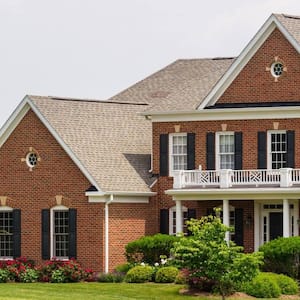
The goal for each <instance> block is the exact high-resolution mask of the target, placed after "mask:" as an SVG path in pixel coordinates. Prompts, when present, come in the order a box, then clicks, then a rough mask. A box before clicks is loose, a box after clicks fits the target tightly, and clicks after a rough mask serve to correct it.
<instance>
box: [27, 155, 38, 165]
mask: <svg viewBox="0 0 300 300" xmlns="http://www.w3.org/2000/svg"><path fill="white" fill-rule="evenodd" d="M37 162H38V155H37V153H36V152H34V151H31V152H28V154H27V155H26V163H27V165H28V167H29V168H34V167H35V166H36V165H37Z"/></svg>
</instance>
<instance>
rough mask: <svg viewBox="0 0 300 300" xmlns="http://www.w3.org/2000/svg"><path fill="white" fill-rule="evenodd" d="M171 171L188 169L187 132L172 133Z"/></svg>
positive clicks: (170, 149)
mask: <svg viewBox="0 0 300 300" xmlns="http://www.w3.org/2000/svg"><path fill="white" fill-rule="evenodd" d="M169 136H170V141H169V144H170V148H169V152H170V172H171V173H172V171H177V170H186V169H187V134H186V133H174V134H170V135H169Z"/></svg>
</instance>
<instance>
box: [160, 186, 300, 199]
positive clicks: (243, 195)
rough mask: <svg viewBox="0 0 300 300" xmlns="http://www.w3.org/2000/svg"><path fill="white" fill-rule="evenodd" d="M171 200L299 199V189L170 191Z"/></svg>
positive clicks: (167, 192)
mask: <svg viewBox="0 0 300 300" xmlns="http://www.w3.org/2000/svg"><path fill="white" fill-rule="evenodd" d="M165 193H166V194H167V195H170V196H172V197H173V200H225V199H228V200H257V199H261V200H264V199H272V200H276V199H300V188H298V187H297V188H230V189H228V188H227V189H215V188H213V189H170V190H167V191H166V192H165Z"/></svg>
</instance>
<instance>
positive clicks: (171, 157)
mask: <svg viewBox="0 0 300 300" xmlns="http://www.w3.org/2000/svg"><path fill="white" fill-rule="evenodd" d="M174 136H186V137H187V133H186V132H178V133H170V134H169V176H171V177H173V176H174V170H173V137H174ZM176 171H178V170H176Z"/></svg>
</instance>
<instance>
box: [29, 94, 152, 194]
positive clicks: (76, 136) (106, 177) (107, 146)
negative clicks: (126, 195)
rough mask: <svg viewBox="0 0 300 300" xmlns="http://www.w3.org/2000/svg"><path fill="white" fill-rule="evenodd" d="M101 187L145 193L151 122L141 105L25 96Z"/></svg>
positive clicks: (146, 188)
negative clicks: (146, 117)
mask: <svg viewBox="0 0 300 300" xmlns="http://www.w3.org/2000/svg"><path fill="white" fill-rule="evenodd" d="M29 98H30V99H31V101H32V102H33V103H34V105H35V106H36V107H37V108H38V110H39V111H40V113H41V114H42V115H43V116H44V117H45V118H46V119H47V121H48V122H49V123H50V125H51V126H52V127H53V128H54V129H55V131H56V132H57V133H58V135H59V136H60V137H61V138H62V139H63V141H64V142H65V143H66V144H67V145H68V147H69V148H70V149H71V150H72V152H73V153H74V154H75V155H76V157H77V158H78V159H79V160H80V161H81V163H82V164H83V165H84V166H85V168H86V169H87V170H88V172H89V173H90V174H91V175H92V176H93V178H94V179H95V180H96V181H97V183H98V184H99V186H100V188H101V189H102V190H103V191H129V192H130V191H134V192H149V191H150V189H149V185H150V184H151V183H152V181H153V178H152V179H151V177H150V173H149V172H148V170H149V169H150V153H151V123H150V122H148V121H146V120H145V118H144V117H142V116H140V115H139V112H140V111H141V110H143V109H144V108H145V105H142V104H140V105H136V104H128V103H111V102H108V101H86V100H82V101H78V100H75V99H73V100H72V99H69V100H66V99H56V98H53V97H40V96H29Z"/></svg>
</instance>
